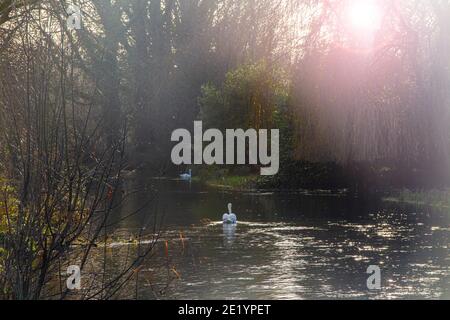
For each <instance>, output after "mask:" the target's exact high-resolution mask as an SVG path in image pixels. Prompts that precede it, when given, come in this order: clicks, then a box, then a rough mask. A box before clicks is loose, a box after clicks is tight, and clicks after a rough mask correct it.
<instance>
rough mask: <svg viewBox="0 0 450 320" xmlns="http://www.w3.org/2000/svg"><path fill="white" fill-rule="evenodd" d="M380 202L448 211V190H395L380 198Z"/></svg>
mask: <svg viewBox="0 0 450 320" xmlns="http://www.w3.org/2000/svg"><path fill="white" fill-rule="evenodd" d="M382 200H383V201H386V202H398V203H408V204H415V205H423V206H431V207H435V208H442V209H450V190H448V189H447V190H421V191H411V190H408V189H403V190H396V191H392V192H391V194H389V195H386V196H384V197H382Z"/></svg>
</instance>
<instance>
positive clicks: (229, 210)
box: [228, 203, 232, 213]
mask: <svg viewBox="0 0 450 320" xmlns="http://www.w3.org/2000/svg"><path fill="white" fill-rule="evenodd" d="M231 206H232V205H231V203H229V204H228V213H231Z"/></svg>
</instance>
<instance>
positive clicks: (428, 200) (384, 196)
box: [196, 175, 450, 209]
mask: <svg viewBox="0 0 450 320" xmlns="http://www.w3.org/2000/svg"><path fill="white" fill-rule="evenodd" d="M259 179H260V176H258V175H224V176H222V177H220V178H219V177H211V176H203V177H197V178H196V180H197V181H199V182H202V183H205V184H206V185H208V186H210V187H214V188H219V189H225V190H232V191H261V192H267V191H292V192H293V191H295V192H299V193H302V194H314V195H317V194H321V195H341V196H345V195H348V194H349V192H348V189H338V190H323V189H317V190H306V189H295V190H294V189H288V190H281V189H276V190H273V189H267V188H260V186H259V184H258V182H259ZM380 194H381V196H380V198H381V200H382V201H385V202H396V203H407V204H414V205H420V206H431V207H436V208H442V209H450V190H449V189H447V190H409V189H401V190H399V189H392V190H389V191H385V192H381V193H380Z"/></svg>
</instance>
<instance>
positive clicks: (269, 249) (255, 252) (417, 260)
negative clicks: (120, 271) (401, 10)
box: [116, 177, 450, 299]
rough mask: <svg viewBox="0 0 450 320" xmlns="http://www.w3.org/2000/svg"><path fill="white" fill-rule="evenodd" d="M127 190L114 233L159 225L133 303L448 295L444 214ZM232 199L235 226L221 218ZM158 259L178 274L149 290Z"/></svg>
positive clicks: (302, 199)
mask: <svg viewBox="0 0 450 320" xmlns="http://www.w3.org/2000/svg"><path fill="white" fill-rule="evenodd" d="M128 187H129V188H130V190H131V189H133V190H136V192H135V193H133V196H131V197H129V199H128V200H127V201H126V204H125V205H124V206H123V207H122V209H121V211H120V212H118V213H117V216H116V218H118V221H120V222H119V224H118V229H120V230H127V231H129V232H131V233H132V232H135V230H138V229H140V228H142V227H143V226H144V225H145V226H147V228H149V225H154V224H155V223H156V222H155V221H158V222H157V223H158V226H159V227H158V229H160V230H162V235H161V239H160V242H161V243H160V245H158V247H159V249H157V250H156V251H157V253H161V254H160V257H158V254H156V255H154V256H153V257H152V259H149V260H148V262H146V264H147V265H146V266H145V268H144V269H143V271H144V272H143V274H144V275H143V276H142V277H140V278H139V279H140V280H139V281H142V283H141V286H140V288H141V289H140V291H139V295H138V298H139V299H153V298H155V297H156V298H159V299H161V298H162V299H330V298H331V299H335V298H337V299H368V298H369V299H382V298H390V299H406V298H418V299H425V298H434V299H450V255H449V253H450V247H449V245H450V243H449V241H450V213H449V211H448V210H447V211H445V210H437V209H431V208H424V207H416V206H412V205H402V204H398V203H386V202H382V201H377V200H371V201H362V200H358V199H355V198H350V197H342V196H337V195H333V194H326V195H323V194H321V195H314V194H301V193H293V192H290V193H258V192H231V191H230V192H228V191H221V190H217V189H213V188H208V187H205V186H202V185H199V184H195V183H189V182H183V181H170V180H152V179H148V180H146V179H144V178H142V177H141V178H138V179H134V182H132V183H130V185H129V186H128ZM147 202H148V203H149V205H148V206H145V207H144V208H143V209H141V210H140V211H139V212H138V213H137V214H134V215H132V216H130V217H128V218H126V217H127V215H128V214H129V213H130V212H134V211H136V210H138V209H140V208H141V207H143V206H144V204H145V203H147ZM229 202H231V203H232V204H233V211H234V212H235V213H236V214H237V216H238V220H239V223H238V224H237V226H235V227H234V226H223V225H222V224H221V223H220V222H219V220H220V218H221V216H222V214H223V213H224V212H225V211H227V203H229ZM164 243H165V246H166V247H165V249H164ZM164 250H165V251H166V252H165V255H166V256H164ZM168 252H169V253H168ZM169 257H170V261H169ZM165 259H166V260H167V261H166V260H165ZM164 261H166V262H167V268H168V269H167V270H168V271H167V274H168V277H170V275H172V276H173V275H176V277H175V278H176V279H174V280H173V281H171V282H170V284H169V285H168V286H167V288H165V289H164V290H161V289H160V287H159V289H155V287H158V286H157V284H158V281H159V280H158V279H155V278H154V277H155V276H154V275H153V276H145V271H147V272H148V273H151V272H152V271H153V270H154V265H155V264H156V265H157V264H158V263H161V264H163V265H164ZM370 265H376V266H379V267H380V270H381V290H369V289H368V288H367V278H368V277H369V274H367V273H366V271H367V268H368V267H369V266H370ZM169 269H172V270H171V271H170V270H169ZM174 270H176V271H174ZM172 278H173V277H172ZM149 279H151V280H149ZM155 283H156V284H155ZM155 291H156V292H155Z"/></svg>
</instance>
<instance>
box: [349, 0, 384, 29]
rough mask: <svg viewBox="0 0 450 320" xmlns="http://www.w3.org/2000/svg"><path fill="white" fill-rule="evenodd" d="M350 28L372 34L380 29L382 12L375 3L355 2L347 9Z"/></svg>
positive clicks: (369, 0)
mask: <svg viewBox="0 0 450 320" xmlns="http://www.w3.org/2000/svg"><path fill="white" fill-rule="evenodd" d="M347 14H348V19H349V22H350V23H351V25H352V27H353V28H355V29H358V30H359V31H362V32H374V31H376V30H378V29H379V28H380V27H381V22H382V10H381V8H380V6H379V5H378V4H377V3H376V1H371V0H355V1H352V2H351V3H350V4H349V6H348V9H347Z"/></svg>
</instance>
